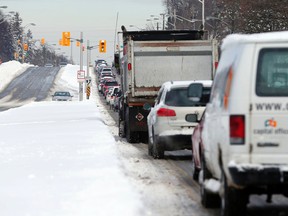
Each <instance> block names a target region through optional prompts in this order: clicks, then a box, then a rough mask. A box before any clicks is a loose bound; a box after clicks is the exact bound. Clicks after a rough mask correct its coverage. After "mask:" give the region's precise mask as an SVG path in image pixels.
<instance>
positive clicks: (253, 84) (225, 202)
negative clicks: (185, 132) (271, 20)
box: [199, 32, 288, 216]
mask: <svg viewBox="0 0 288 216" xmlns="http://www.w3.org/2000/svg"><path fill="white" fill-rule="evenodd" d="M221 49H222V52H221V53H222V54H221V59H220V62H219V66H218V69H217V71H216V76H215V80H214V82H213V87H212V91H211V98H210V101H209V103H208V104H207V106H206V112H205V121H204V125H203V133H202V141H203V145H204V155H203V157H202V160H203V162H202V171H201V172H200V175H199V176H200V177H199V178H200V183H201V198H202V204H203V205H204V206H206V207H211V206H213V205H214V204H215V203H219V204H220V202H219V201H220V199H219V198H221V201H222V202H221V203H222V215H223V216H229V215H231V216H232V215H233V216H236V215H245V211H246V209H247V204H248V202H249V195H250V194H254V193H257V194H267V200H268V201H271V199H272V194H277V193H280V194H283V195H285V196H288V143H287V140H288V33H287V32H277V33H262V34H254V35H230V36H228V37H227V38H225V39H224V41H223V44H222V47H221ZM215 180H216V181H215ZM213 182H214V183H218V184H214V186H215V185H218V186H219V188H218V189H217V188H215V187H214V188H213V187H209V185H213ZM209 183H210V184H209ZM211 183H212V184H211ZM213 190H214V192H216V193H217V192H219V195H220V196H215V194H213V193H210V192H211V191H213Z"/></svg>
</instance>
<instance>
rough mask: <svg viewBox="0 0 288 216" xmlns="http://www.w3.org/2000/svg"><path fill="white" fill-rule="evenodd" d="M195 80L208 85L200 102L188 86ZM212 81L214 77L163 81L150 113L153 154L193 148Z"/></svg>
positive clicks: (151, 148) (150, 136) (159, 155)
mask: <svg viewBox="0 0 288 216" xmlns="http://www.w3.org/2000/svg"><path fill="white" fill-rule="evenodd" d="M195 82H197V83H201V84H202V85H203V86H204V89H203V91H202V98H201V100H200V101H198V102H194V101H192V100H190V99H189V98H188V93H187V89H188V86H189V85H190V84H191V83H195ZM211 85H212V81H211V80H205V81H204V80H203V81H200V80H199V81H173V82H172V81H171V82H166V83H164V84H163V85H162V87H161V89H160V91H159V93H158V96H157V98H156V101H155V105H154V107H153V108H152V109H151V111H150V113H149V115H148V117H147V121H148V135H149V140H148V154H149V155H152V156H153V157H154V158H155V159H156V158H158V159H161V158H164V152H165V151H174V150H182V149H191V148H192V147H191V134H192V133H193V130H194V128H195V127H196V126H197V124H198V122H199V121H200V118H201V116H202V114H203V111H204V109H205V106H206V103H207V102H208V99H209V96H210V91H211ZM188 119H190V120H189V121H188Z"/></svg>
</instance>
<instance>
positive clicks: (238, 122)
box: [230, 115, 245, 145]
mask: <svg viewBox="0 0 288 216" xmlns="http://www.w3.org/2000/svg"><path fill="white" fill-rule="evenodd" d="M244 143H245V116H244V115H231V116H230V144H232V145H233V144H236V145H237V144H244Z"/></svg>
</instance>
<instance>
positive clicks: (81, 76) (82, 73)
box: [77, 70, 85, 82]
mask: <svg viewBox="0 0 288 216" xmlns="http://www.w3.org/2000/svg"><path fill="white" fill-rule="evenodd" d="M77 79H78V82H84V81H85V70H78V71H77Z"/></svg>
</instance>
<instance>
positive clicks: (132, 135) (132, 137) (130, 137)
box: [125, 109, 139, 143]
mask: <svg viewBox="0 0 288 216" xmlns="http://www.w3.org/2000/svg"><path fill="white" fill-rule="evenodd" d="M125 117H126V118H125V129H126V130H125V132H126V139H127V142H129V143H136V142H138V140H139V138H138V133H137V132H132V131H131V127H130V125H129V122H130V119H129V109H126V116H125Z"/></svg>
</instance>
